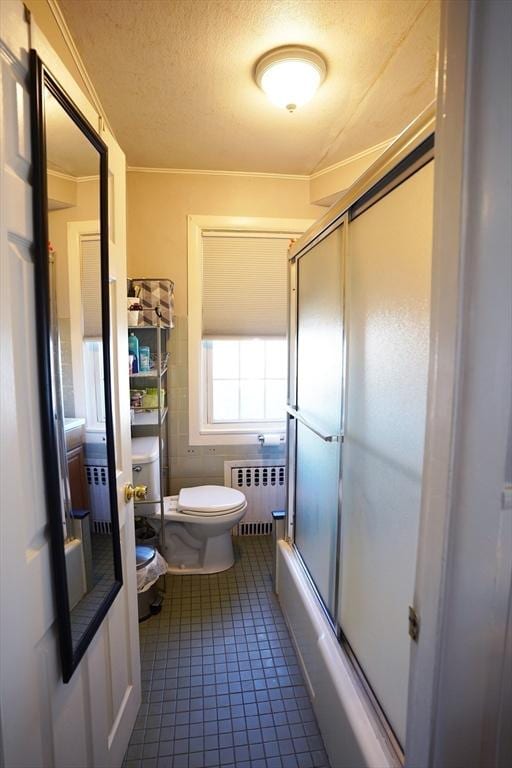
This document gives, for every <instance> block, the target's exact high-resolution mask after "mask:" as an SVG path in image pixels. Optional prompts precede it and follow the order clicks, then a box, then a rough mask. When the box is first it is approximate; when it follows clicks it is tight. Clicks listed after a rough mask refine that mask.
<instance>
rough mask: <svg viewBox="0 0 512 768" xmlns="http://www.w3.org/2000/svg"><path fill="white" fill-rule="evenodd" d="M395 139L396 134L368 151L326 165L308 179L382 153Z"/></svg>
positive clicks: (316, 177) (364, 150)
mask: <svg viewBox="0 0 512 768" xmlns="http://www.w3.org/2000/svg"><path fill="white" fill-rule="evenodd" d="M397 138H398V134H397V135H396V136H393V137H392V138H391V139H387V140H386V141H380V142H379V143H378V144H374V145H373V147H368V149H363V150H362V152H356V154H355V155H350V157H346V158H345V159H344V160H340V161H339V162H337V163H333V164H332V165H328V166H326V167H325V168H322V169H321V170H320V171H313V172H312V173H311V174H310V175H309V178H310V179H318V178H319V177H320V176H325V174H326V173H331V172H332V171H337V170H338V168H344V167H345V166H346V165H350V164H351V163H355V162H357V160H362V159H363V158H365V157H368V155H373V153H374V152H384V150H385V149H387V148H388V147H389V146H391V144H392V143H393V142H394V141H395V139H397Z"/></svg>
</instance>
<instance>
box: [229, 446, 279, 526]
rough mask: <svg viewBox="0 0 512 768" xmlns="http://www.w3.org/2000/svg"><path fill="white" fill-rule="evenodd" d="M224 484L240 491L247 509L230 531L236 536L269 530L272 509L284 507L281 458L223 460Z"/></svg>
mask: <svg viewBox="0 0 512 768" xmlns="http://www.w3.org/2000/svg"><path fill="white" fill-rule="evenodd" d="M224 484H225V485H227V486H228V487H230V488H236V489H237V490H239V491H242V493H243V494H244V495H245V497H246V499H247V512H246V513H245V516H244V518H243V520H242V522H241V523H240V524H239V525H237V526H236V527H235V528H233V533H234V534H235V535H237V536H261V535H265V534H269V533H272V512H273V510H275V509H283V508H284V506H285V503H286V465H285V462H284V460H282V461H279V460H277V461H276V460H275V459H247V460H243V461H240V460H239V461H225V462H224Z"/></svg>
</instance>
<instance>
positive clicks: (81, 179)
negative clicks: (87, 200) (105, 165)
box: [46, 168, 100, 184]
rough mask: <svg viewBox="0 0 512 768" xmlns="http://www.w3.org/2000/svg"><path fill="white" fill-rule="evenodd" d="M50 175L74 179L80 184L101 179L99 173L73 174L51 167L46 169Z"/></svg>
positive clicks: (66, 179) (69, 179)
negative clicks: (87, 174) (89, 174)
mask: <svg viewBox="0 0 512 768" xmlns="http://www.w3.org/2000/svg"><path fill="white" fill-rule="evenodd" d="M46 173H47V175H48V176H53V177H54V178H56V179H63V180H64V181H73V182H75V184H80V183H81V182H84V181H99V178H100V177H99V175H98V174H96V175H93V176H72V175H71V174H70V173H63V172H62V171H53V170H52V169H51V168H49V169H48V170H47V171H46Z"/></svg>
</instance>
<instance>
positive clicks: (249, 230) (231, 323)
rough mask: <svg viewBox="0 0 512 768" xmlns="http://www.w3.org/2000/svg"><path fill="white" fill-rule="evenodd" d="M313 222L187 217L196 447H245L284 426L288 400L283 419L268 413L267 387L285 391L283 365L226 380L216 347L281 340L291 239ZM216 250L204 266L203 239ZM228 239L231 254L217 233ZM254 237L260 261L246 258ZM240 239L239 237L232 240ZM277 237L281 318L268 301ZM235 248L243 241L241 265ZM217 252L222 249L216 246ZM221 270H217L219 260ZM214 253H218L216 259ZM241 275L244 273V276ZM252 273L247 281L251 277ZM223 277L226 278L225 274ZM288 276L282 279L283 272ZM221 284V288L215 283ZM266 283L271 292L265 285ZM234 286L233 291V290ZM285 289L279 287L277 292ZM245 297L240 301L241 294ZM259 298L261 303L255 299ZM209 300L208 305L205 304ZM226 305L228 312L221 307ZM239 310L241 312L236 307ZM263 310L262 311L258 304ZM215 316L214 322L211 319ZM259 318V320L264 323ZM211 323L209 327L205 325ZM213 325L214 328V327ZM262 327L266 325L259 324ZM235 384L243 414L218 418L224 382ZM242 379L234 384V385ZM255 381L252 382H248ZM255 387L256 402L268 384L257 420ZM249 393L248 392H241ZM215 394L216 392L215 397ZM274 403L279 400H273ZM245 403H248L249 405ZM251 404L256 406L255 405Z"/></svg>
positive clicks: (191, 385) (191, 435) (191, 388)
mask: <svg viewBox="0 0 512 768" xmlns="http://www.w3.org/2000/svg"><path fill="white" fill-rule="evenodd" d="M312 223H313V222H312V220H309V219H284V220H283V219H260V218H237V217H218V216H189V217H188V306H189V314H188V367H189V442H190V443H191V444H192V445H216V444H224V445H225V444H228V445H229V444H244V443H245V444H247V443H257V437H258V434H260V433H261V432H262V431H264V432H284V430H285V409H284V405H285V400H284V397H283V409H282V416H281V418H274V415H275V416H277V409H275V410H274V411H273V413H272V414H271V411H270V408H269V406H268V404H267V401H268V400H269V392H270V390H272V388H274V389H280V388H282V390H283V393H285V392H286V376H285V377H284V378H283V376H282V370H281V372H280V375H279V376H270V375H267V373H266V372H265V371H264V373H263V375H261V376H260V375H258V376H253V377H252V378H251V377H250V376H239V375H238V376H236V377H235V376H234V375H233V377H232V378H231V379H228V378H226V379H222V378H221V377H220V376H216V375H215V372H214V369H215V344H216V342H219V343H220V342H225V341H232V342H234V343H235V344H239V345H242V346H249V347H250V346H251V344H252V345H253V348H254V349H256V347H257V346H258V344H259V345H260V347H261V344H263V345H265V344H267V342H268V346H269V347H271V346H272V344H273V343H275V342H279V340H281V343H283V344H284V340H285V335H286V318H285V314H286V313H285V312H284V313H283V307H285V306H286V272H287V259H286V251H287V247H288V243H289V240H290V238H296V237H297V236H299V235H300V234H301V233H302V232H303V231H305V230H306V229H307V228H308V227H309V226H310V225H311V224H312ZM206 237H207V238H211V240H210V241H209V242H210V243H212V244H213V247H212V248H211V249H210V250H209V252H208V258H209V261H208V262H206V263H205V259H204V254H203V248H204V241H205V238H206ZM223 237H225V238H230V239H231V240H230V241H229V244H228V247H227V248H226V253H224V252H223V250H222V249H219V248H218V245H219V242H220V241H219V240H218V239H217V240H214V238H223ZM243 238H247V247H248V246H249V240H250V241H252V242H253V243H254V245H255V248H257V246H258V243H257V240H258V239H259V238H261V243H260V245H261V252H262V253H263V257H262V259H261V261H259V260H258V255H257V252H255V253H254V255H252V254H250V253H249V256H247V248H246V242H245V241H244V240H243ZM233 240H236V242H233ZM272 240H279V241H280V243H281V253H282V258H283V263H282V270H281V274H280V277H279V278H278V279H280V280H281V284H282V300H281V299H279V304H280V312H281V319H279V315H278V314H277V311H274V310H275V307H274V304H275V303H276V302H275V301H271V302H270V303H269V304H267V306H265V302H266V300H267V299H268V297H267V296H266V294H267V293H268V294H272V292H273V294H274V295H276V290H275V287H276V283H275V279H274V278H272V277H269V275H270V273H269V272H266V271H265V270H267V269H268V268H269V264H270V268H271V258H272V242H271V241H272ZM237 246H240V252H241V256H240V258H241V259H243V258H245V259H246V261H245V262H244V263H243V268H241V266H240V263H238V262H237V250H236V249H237ZM216 249H217V250H216ZM217 253H218V259H219V261H218V264H219V271H218V273H217V272H216V263H215V261H213V262H212V258H213V259H215V258H217V255H216V254H217ZM212 255H213V256H212ZM237 274H238V275H239V276H240V277H239V279H238V277H237ZM248 275H250V278H248ZM224 276H225V279H224ZM283 276H284V277H283ZM216 284H217V286H218V288H216ZM266 286H269V290H268V291H266V290H265V287H266ZM230 291H231V293H230ZM280 295H281V292H279V296H280ZM241 296H243V297H244V298H243V301H241V300H240V297H241ZM255 296H257V301H255ZM205 297H206V301H207V302H208V305H207V306H206V307H205V306H204V302H205ZM230 297H232V299H233V300H231V298H230ZM223 307H226V308H227V309H228V310H229V311H223ZM237 307H238V309H237ZM259 307H261V309H259ZM211 318H213V320H214V322H215V325H213V324H212V322H213V321H212V320H211ZM260 319H261V322H259V320H260ZM205 324H207V327H205ZM210 325H211V327H210ZM259 325H261V327H259ZM282 359H283V366H284V361H285V360H286V350H285V348H284V347H283V355H282ZM228 380H229V381H231V384H228V385H227V387H228V388H231V391H232V392H234V391H235V388H236V387H238V389H237V398H236V399H237V401H238V406H237V408H238V411H237V412H238V416H239V418H236V419H234V418H228V417H227V416H228V415H227V413H225V414H224V416H225V417H226V418H223V417H222V418H221V416H222V414H220V412H219V411H218V406H217V408H216V406H215V402H216V401H217V402H219V397H221V395H220V394H219V393H220V392H221V385H220V383H219V382H220V381H228ZM234 381H237V382H238V383H237V384H234V383H233V382H234ZM249 381H252V385H250V384H249ZM250 386H252V387H253V392H254V396H255V398H256V400H257V401H258V402H259V403H260V404H261V388H262V387H263V391H264V394H263V409H262V408H261V407H259V410H258V413H260V414H263V415H262V416H261V417H258V418H253V415H254V414H253V413H251V412H250V408H249V411H248V410H247V407H246V405H247V401H248V400H250V397H248V395H247V393H248V391H249V390H250ZM244 392H245V395H244ZM216 393H217V397H216ZM274 400H275V398H274ZM244 403H245V404H244ZM253 405H254V403H253Z"/></svg>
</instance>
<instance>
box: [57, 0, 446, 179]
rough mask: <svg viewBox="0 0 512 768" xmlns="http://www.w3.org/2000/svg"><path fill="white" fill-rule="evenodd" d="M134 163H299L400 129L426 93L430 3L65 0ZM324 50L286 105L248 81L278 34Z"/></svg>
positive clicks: (246, 167) (299, 169)
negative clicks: (316, 73)
mask: <svg viewBox="0 0 512 768" xmlns="http://www.w3.org/2000/svg"><path fill="white" fill-rule="evenodd" d="M59 5H60V7H61V9H62V12H63V14H64V17H65V19H66V22H67V24H68V26H69V28H70V31H71V34H72V35H73V38H74V40H75V42H76V45H77V47H78V50H79V51H80V54H81V56H82V59H83V61H84V63H85V66H86V68H87V70H88V72H89V75H90V77H91V79H92V81H93V83H94V85H95V88H96V90H97V92H98V95H99V97H100V99H101V101H102V104H103V107H104V109H105V112H106V114H107V115H108V118H109V120H110V123H111V125H112V128H113V130H114V132H115V134H116V137H117V139H118V141H119V143H120V144H121V146H122V147H123V149H124V151H125V152H126V155H127V160H128V164H129V165H132V166H146V167H160V168H162V167H166V168H189V169H194V168H195V169H208V170H233V171H253V172H271V173H294V174H295V173H297V174H307V173H311V172H313V171H315V170H320V169H322V168H325V167H326V166H328V165H331V164H333V163H336V162H338V161H340V160H343V159H345V158H347V157H349V156H351V155H353V154H356V153H358V152H361V151H362V150H364V149H367V148H368V147H370V146H373V145H374V144H378V143H380V142H382V141H385V140H386V139H389V138H390V137H392V136H394V135H395V134H397V133H398V132H399V131H400V130H402V129H403V128H404V127H405V125H407V123H409V122H410V120H411V119H413V118H414V117H415V116H416V115H417V114H418V113H419V112H420V111H421V110H422V109H423V108H424V107H425V106H426V105H427V104H428V103H429V102H430V101H431V100H432V99H433V97H434V77H435V63H436V49H437V35H438V23H439V2H438V0H172V1H169V0H59ZM292 43H295V44H304V45H307V46H311V47H313V48H316V49H317V50H319V51H320V52H321V53H322V54H323V55H324V57H325V58H326V60H327V66H328V73H327V78H326V80H325V82H324V84H323V85H322V87H321V88H320V90H319V91H318V93H317V95H316V96H315V98H314V99H313V100H312V101H311V102H310V103H309V104H307V105H306V106H304V107H302V108H300V109H298V110H297V111H296V112H295V113H294V114H291V115H290V114H288V113H287V112H286V111H285V110H279V109H278V108H276V107H274V106H273V105H272V104H271V103H270V102H269V101H268V100H267V98H266V97H265V96H264V94H263V93H262V92H261V91H260V90H259V89H258V87H257V86H256V85H255V83H254V80H253V71H254V65H255V62H256V60H257V59H258V58H259V57H260V56H261V55H262V54H263V53H265V52H266V51H268V50H269V49H271V48H275V47H276V46H279V45H285V44H292Z"/></svg>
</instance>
